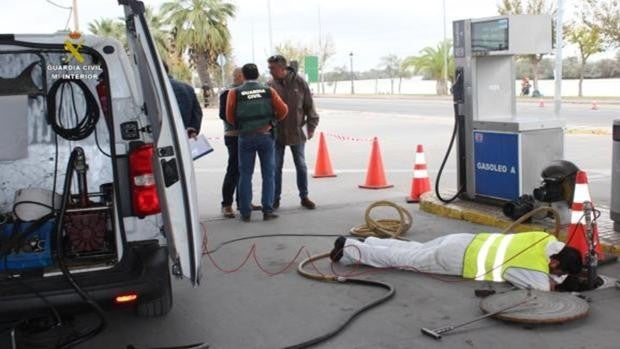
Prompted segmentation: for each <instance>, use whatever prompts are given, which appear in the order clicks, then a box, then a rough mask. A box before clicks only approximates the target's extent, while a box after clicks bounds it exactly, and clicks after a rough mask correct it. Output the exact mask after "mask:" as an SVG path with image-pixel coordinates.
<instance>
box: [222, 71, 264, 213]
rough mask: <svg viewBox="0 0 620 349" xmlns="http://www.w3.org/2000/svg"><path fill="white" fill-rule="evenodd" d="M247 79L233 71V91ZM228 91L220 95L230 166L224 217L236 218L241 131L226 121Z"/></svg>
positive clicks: (226, 185)
mask: <svg viewBox="0 0 620 349" xmlns="http://www.w3.org/2000/svg"><path fill="white" fill-rule="evenodd" d="M244 81H245V79H244V78H243V74H242V73H241V68H235V70H234V71H233V85H232V87H231V89H234V88H235V87H239V86H241V85H242V84H243V82H244ZM228 91H230V89H226V90H224V92H222V94H221V95H220V119H222V120H223V122H224V144H225V145H226V149H228V165H227V166H226V174H225V175H224V183H223V184H222V215H224V217H226V218H235V211H234V210H233V208H232V204H233V195H235V192H236V190H237V184H238V183H239V145H238V138H239V130H236V129H235V127H234V126H233V125H231V124H229V123H228V122H227V121H226V99H227V98H228ZM235 201H236V203H237V208H239V193H238V192H237V195H236V197H235ZM262 209H263V208H262V207H261V206H256V205H252V211H260V210H262Z"/></svg>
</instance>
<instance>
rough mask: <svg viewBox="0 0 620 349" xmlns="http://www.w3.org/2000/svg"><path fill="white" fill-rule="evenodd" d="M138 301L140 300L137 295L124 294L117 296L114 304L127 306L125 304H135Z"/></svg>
mask: <svg viewBox="0 0 620 349" xmlns="http://www.w3.org/2000/svg"><path fill="white" fill-rule="evenodd" d="M137 300H138V294H136V293H127V294H122V295H118V296H116V298H114V303H116V304H125V303H131V302H135V301H137Z"/></svg>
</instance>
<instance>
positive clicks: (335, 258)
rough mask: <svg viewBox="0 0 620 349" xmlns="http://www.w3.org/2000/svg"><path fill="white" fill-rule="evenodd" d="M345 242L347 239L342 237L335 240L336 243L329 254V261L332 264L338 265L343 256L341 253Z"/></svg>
mask: <svg viewBox="0 0 620 349" xmlns="http://www.w3.org/2000/svg"><path fill="white" fill-rule="evenodd" d="M346 241H347V238H345V237H344V236H340V237H338V238H337V239H336V241H335V242H334V248H333V249H332V251H331V252H330V253H329V259H331V260H332V262H334V263H338V262H339V261H340V259H341V258H342V256H343V254H344V253H343V251H344V243H345V242H346Z"/></svg>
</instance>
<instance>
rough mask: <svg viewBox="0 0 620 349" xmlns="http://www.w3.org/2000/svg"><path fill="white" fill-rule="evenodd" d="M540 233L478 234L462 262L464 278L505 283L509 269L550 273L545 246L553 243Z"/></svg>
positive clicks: (547, 235)
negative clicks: (505, 273)
mask: <svg viewBox="0 0 620 349" xmlns="http://www.w3.org/2000/svg"><path fill="white" fill-rule="evenodd" d="M555 240H556V238H555V237H554V236H553V235H550V234H547V233H545V232H542V231H536V232H528V233H519V234H507V235H504V234H489V233H481V234H477V235H476V237H475V238H474V240H473V241H472V242H471V243H470V244H469V246H467V250H466V251H465V257H464V259H463V273H462V275H463V277H464V278H467V279H476V280H479V281H483V280H484V281H496V282H502V281H504V271H506V269H508V268H510V267H514V268H522V269H530V270H536V271H540V272H543V273H546V274H549V257H548V256H547V253H546V247H547V245H548V244H549V242H551V241H555Z"/></svg>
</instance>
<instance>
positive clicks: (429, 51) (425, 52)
mask: <svg viewBox="0 0 620 349" xmlns="http://www.w3.org/2000/svg"><path fill="white" fill-rule="evenodd" d="M450 50H452V43H451V42H450V41H449V40H446V41H444V42H440V43H439V44H438V45H437V47H430V46H429V47H425V48H423V49H422V51H420V55H419V56H415V57H407V58H405V60H404V61H403V64H402V66H403V68H404V69H405V70H406V69H409V68H413V70H414V73H415V74H418V73H422V74H424V76H425V77H427V78H430V79H432V80H435V81H437V85H436V87H435V90H436V91H437V94H438V95H440V96H444V95H447V94H448V82H447V81H446V80H445V79H444V73H443V72H444V64H445V63H444V62H445V57H446V55H447V56H448V77H449V78H450V79H451V78H452V76H454V58H453V57H452V55H451V54H450Z"/></svg>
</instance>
